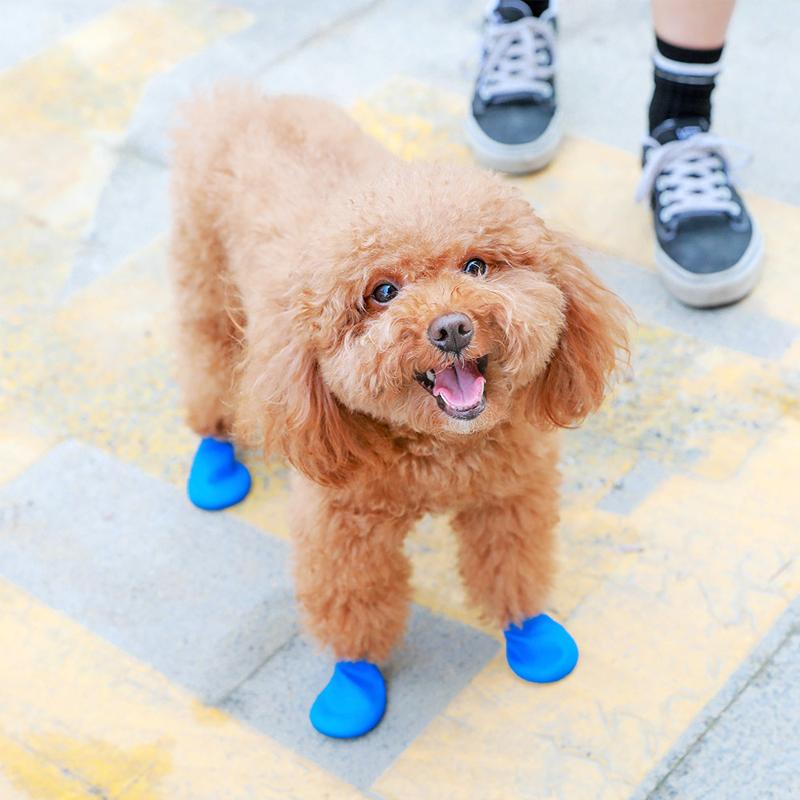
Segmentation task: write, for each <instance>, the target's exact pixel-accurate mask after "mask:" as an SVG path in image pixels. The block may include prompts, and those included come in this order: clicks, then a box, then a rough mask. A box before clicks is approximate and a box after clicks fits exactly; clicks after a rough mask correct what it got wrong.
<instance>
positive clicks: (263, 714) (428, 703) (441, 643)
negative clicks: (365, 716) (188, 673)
mask: <svg viewBox="0 0 800 800" xmlns="http://www.w3.org/2000/svg"><path fill="white" fill-rule="evenodd" d="M498 649H499V644H498V642H497V641H495V640H494V639H492V638H491V637H489V636H486V635H484V634H482V633H479V632H478V631H475V630H472V629H470V628H467V627H466V626H463V625H461V624H459V623H455V622H452V621H450V620H447V619H444V618H442V617H436V616H434V615H433V614H431V613H430V612H429V611H426V610H424V609H421V608H419V607H415V608H414V611H413V613H412V615H411V620H410V623H409V629H408V633H407V635H406V640H405V643H404V644H403V646H402V647H400V648H399V649H398V650H397V651H396V652H395V654H394V655H393V656H392V658H391V660H390V662H389V664H388V665H387V669H386V671H385V674H386V678H387V682H388V690H389V701H388V707H387V711H386V716H385V717H384V719H383V721H382V722H381V724H380V725H379V726H378V727H377V728H376V729H375V730H374V731H373V732H372V733H370V734H368V735H367V736H365V737H363V738H361V739H357V740H354V741H349V742H341V741H336V740H332V739H328V738H326V737H324V736H322V735H320V734H318V733H317V732H316V731H315V730H314V729H313V728H312V727H311V726H310V724H309V722H308V711H309V709H310V707H311V704H312V703H313V702H314V698H315V697H316V694H317V692H318V691H319V690H320V688H321V687H323V686H324V685H325V684H326V683H327V681H328V678H329V677H330V672H331V662H330V661H329V660H328V659H326V658H323V657H321V656H319V655H318V654H317V653H315V650H314V647H313V645H311V644H310V643H308V642H307V641H305V640H304V638H303V637H296V638H295V639H294V640H292V642H291V643H290V644H289V645H287V646H286V647H285V648H283V649H281V650H280V651H279V652H277V653H276V654H275V656H274V657H273V658H271V659H270V660H269V661H268V662H267V663H266V664H265V665H264V666H263V667H262V668H261V669H260V670H259V671H258V672H257V673H256V674H255V675H254V676H253V677H252V678H251V679H249V680H248V681H247V682H246V683H245V684H244V685H243V686H242V687H241V688H239V689H237V690H236V691H235V692H233V694H232V695H231V696H230V697H229V698H227V699H226V700H225V702H224V703H223V704H222V708H223V709H224V710H226V711H228V712H229V713H231V714H233V715H234V716H236V717H238V718H240V719H242V720H244V721H246V722H247V723H248V724H250V725H252V726H253V727H254V728H256V729H257V730H260V731H262V732H263V733H266V734H268V735H269V736H271V737H272V738H274V739H276V740H277V741H279V742H280V743H281V744H284V745H286V746H288V747H290V748H291V749H292V750H294V751H296V752H298V753H300V754H301V755H303V756H305V757H306V758H308V759H310V760H312V761H314V762H315V763H316V764H319V765H321V766H322V767H324V768H325V769H327V770H328V771H330V772H332V773H333V774H334V775H337V776H338V777H340V778H342V779H344V780H346V781H347V782H349V783H352V784H353V785H355V786H357V787H359V788H362V789H365V788H367V787H369V786H370V785H371V784H372V783H373V782H374V781H375V779H376V778H377V777H378V776H379V775H380V774H381V773H382V772H383V771H384V770H385V769H386V768H387V767H388V766H389V765H390V764H392V762H393V761H394V760H395V758H397V756H398V755H399V754H400V753H401V752H403V750H404V749H405V748H406V747H407V746H408V745H409V744H410V743H411V742H412V741H413V740H414V739H415V738H416V737H417V735H418V734H420V733H421V732H422V730H423V729H424V728H425V727H426V726H427V725H428V723H429V722H431V720H433V719H435V718H436V717H437V716H438V715H439V714H441V713H442V712H443V711H445V709H446V707H447V705H448V703H449V702H450V701H451V700H452V699H453V698H454V697H455V696H456V695H457V694H458V693H459V692H460V691H461V690H462V689H463V688H464V687H465V686H466V685H467V684H469V682H470V681H471V679H472V678H473V677H474V675H475V674H476V673H477V672H479V671H480V670H481V668H482V667H483V666H485V664H486V663H487V662H488V661H489V659H491V658H492V657H493V656H494V655H495V654H496V653H497V651H498Z"/></svg>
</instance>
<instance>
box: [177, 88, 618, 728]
mask: <svg viewBox="0 0 800 800" xmlns="http://www.w3.org/2000/svg"><path fill="white" fill-rule="evenodd" d="M174 140H175V149H174V167H173V173H172V188H173V201H174V202H173V205H174V221H173V232H172V246H171V264H172V276H173V283H174V290H175V300H176V305H175V307H176V314H177V320H178V335H177V345H178V355H179V365H180V383H181V385H182V390H183V394H184V397H185V404H186V408H187V420H188V424H189V426H190V427H191V428H192V430H193V431H194V432H195V433H197V434H199V435H200V436H201V437H203V438H204V441H205V442H224V441H228V442H231V441H232V442H235V443H236V444H244V443H248V442H253V441H255V440H257V441H259V442H260V444H261V445H262V446H263V449H264V451H265V453H266V454H267V455H269V454H273V453H279V454H281V455H282V456H283V457H284V458H285V459H286V460H288V462H289V463H290V464H291V465H292V466H293V467H294V468H295V470H296V473H297V474H296V476H295V477H293V490H292V497H293V500H292V504H293V509H294V511H293V535H294V543H295V580H296V588H297V596H298V600H299V605H300V607H301V609H302V613H303V616H304V620H305V623H306V626H307V628H308V630H309V631H310V632H311V633H312V634H313V635H314V637H316V639H317V640H318V641H319V642H320V643H321V644H322V645H324V646H327V647H328V648H330V650H331V651H332V652H333V654H334V656H335V657H336V659H337V662H338V663H337V666H336V669H335V671H334V675H333V677H332V679H331V682H330V683H329V684H328V686H327V687H326V688H325V690H323V692H322V693H321V694H320V696H319V698H318V699H317V702H316V703H315V705H314V708H313V709H312V722H313V723H314V724H315V726H316V727H317V728H318V729H319V730H321V731H322V732H323V733H327V734H328V735H331V736H342V737H346V736H354V735H360V734H361V733H364V732H365V731H366V730H368V729H370V727H374V725H375V724H377V721H379V719H380V717H381V716H382V714H383V709H384V708H385V694H386V693H385V684H384V682H383V678H382V675H381V673H380V668H379V666H378V665H380V663H381V662H383V661H384V660H385V659H386V658H387V657H388V655H389V653H390V651H391V650H392V648H393V647H394V646H395V645H396V644H397V642H398V640H399V639H400V638H401V636H402V634H403V631H404V627H405V625H406V620H407V617H408V613H409V605H410V595H411V590H410V585H409V578H410V566H409V562H408V560H407V558H406V556H405V555H404V552H403V541H404V538H405V536H406V534H407V532H408V531H409V529H410V528H411V527H412V526H413V525H414V523H415V522H416V521H417V520H418V519H419V518H420V517H421V516H422V515H424V514H428V513H437V514H438V513H443V512H447V513H450V514H452V528H453V530H454V532H455V534H456V536H457V540H458V557H459V570H460V575H461V578H462V579H463V582H464V584H465V587H466V591H467V594H468V597H469V599H470V600H471V602H473V603H474V604H476V605H477V606H478V607H479V608H480V609H481V610H482V612H483V614H484V615H485V617H486V618H487V619H488V620H490V621H491V622H492V623H493V624H494V625H496V626H498V627H499V628H500V629H501V630H503V631H504V632H505V633H506V639H507V655H508V660H509V664H510V665H511V667H512V669H513V670H514V671H515V672H516V673H517V674H518V675H520V676H521V677H523V678H526V679H527V680H533V681H547V680H555V679H557V678H560V677H563V675H564V674H567V673H568V672H569V671H570V670H571V669H572V668H573V667H574V664H575V661H577V648H576V647H575V646H574V643H572V640H571V637H569V634H567V632H566V631H565V630H564V629H563V628H562V627H561V626H560V625H559V624H558V623H556V622H555V621H554V620H551V619H550V618H549V617H547V616H546V615H544V614H543V613H542V610H543V609H544V607H545V604H546V600H547V596H548V591H549V590H550V587H551V585H552V581H553V573H554V555H553V551H554V542H555V530H556V525H557V522H558V518H559V508H558V507H559V499H558V498H559V494H558V485H559V473H558V469H557V460H558V439H557V435H556V433H557V431H556V429H557V428H566V427H572V426H574V425H577V424H578V423H579V422H580V421H581V420H583V419H584V417H586V415H587V414H589V413H590V412H592V411H594V410H595V409H597V408H598V406H599V405H600V403H601V401H602V400H603V397H604V394H605V393H606V390H607V387H608V385H609V380H610V378H611V376H612V375H613V373H614V371H615V369H616V367H617V365H618V363H619V362H620V359H621V357H622V356H623V354H624V353H625V352H626V348H627V340H626V325H627V318H628V315H627V311H626V309H625V307H624V306H623V304H622V303H621V302H620V301H619V299H618V298H617V297H615V296H614V295H613V294H612V293H611V292H609V291H608V290H607V289H605V288H604V287H603V286H602V285H601V284H600V283H599V281H598V280H597V279H596V278H595V277H593V275H592V274H591V273H590V271H589V270H588V269H587V267H586V266H585V265H584V263H583V262H582V261H581V259H580V258H579V256H578V255H577V254H576V252H575V250H574V249H573V247H572V246H571V245H570V243H569V242H568V241H567V240H566V239H565V238H564V237H562V236H561V235H559V234H557V233H555V232H553V231H551V230H550V229H548V228H547V227H546V226H545V225H544V223H543V222H542V220H541V219H540V218H539V217H538V216H537V215H536V213H535V212H534V211H533V210H532V208H531V207H530V205H529V204H528V202H527V201H526V200H525V199H524V198H523V197H522V195H521V194H520V192H519V191H518V190H517V189H516V188H514V187H512V186H510V185H509V184H508V183H506V182H504V181H503V180H502V179H500V178H499V177H497V176H495V175H492V174H490V173H487V172H484V171H481V170H479V169H477V168H473V167H467V166H461V165H453V164H443V163H407V162H404V161H402V160H400V159H399V158H397V157H395V156H394V155H392V154H390V153H389V152H388V151H387V150H386V149H384V147H383V146H382V145H380V144H379V143H378V142H376V141H375V140H373V139H371V138H370V137H368V136H367V135H366V134H365V133H363V132H362V131H361V130H360V129H359V127H358V126H357V125H356V124H355V123H354V122H353V121H352V120H351V119H350V118H349V117H348V116H347V114H346V113H344V112H343V111H342V110H340V109H339V108H337V107H336V106H334V105H332V104H329V103H327V102H323V101H321V100H316V99H312V98H307V97H293V96H281V97H265V96H263V95H262V94H261V93H259V92H258V91H256V90H255V89H254V88H252V87H247V86H228V87H223V88H217V89H216V90H215V91H213V92H211V93H210V94H207V95H205V96H202V97H199V98H197V99H195V100H194V101H192V102H191V103H190V104H189V105H188V106H187V108H186V109H185V112H184V115H183V122H182V124H181V126H180V127H179V128H178V129H177V131H176V133H175V137H174ZM230 452H232V451H229V452H228V456H227V457H228V459H229V464H228V466H230V465H231V463H233V464H235V465H236V466H237V468H241V469H244V467H243V466H242V465H238V464H236V462H235V459H234V458H233V456H231V455H230ZM199 461H201V458H200V451H198V457H197V459H196V462H195V467H196V468H197V475H199V477H198V478H197V482H198V483H202V482H203V481H205V482H206V484H212V486H211V488H212V489H213V483H214V476H213V474H212V473H213V471H214V470H213V469H212V470H210V471H209V470H205V471H204V470H203V469H201V467H200V466H198V462H199ZM195 467H193V471H194V470H195ZM224 472H225V471H224V469H223V470H222V472H221V473H220V474H223V473H224ZM221 482H222V483H224V480H222V481H221ZM247 485H248V486H249V481H248V483H247ZM207 488H208V487H207ZM190 491H191V479H190ZM245 491H246V489H245ZM236 499H239V498H236ZM548 642H549V643H550V644H551V645H552V647H550V649H549V650H548V647H547V646H545V645H547V643H548ZM553 643H554V644H553ZM553 647H555V648H556V650H555V651H553ZM553 652H555V653H556V654H555V655H553ZM548 653H549V654H550V655H547V654H548ZM554 662H558V663H554ZM348 692H349V694H348ZM315 715H316V717H315Z"/></svg>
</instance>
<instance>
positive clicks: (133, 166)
mask: <svg viewBox="0 0 800 800" xmlns="http://www.w3.org/2000/svg"><path fill="white" fill-rule="evenodd" d="M168 182H169V176H168V173H167V169H166V167H165V166H164V165H163V164H159V163H154V162H152V161H147V160H145V159H142V158H141V157H139V156H138V155H136V154H134V153H130V152H127V151H122V152H121V153H120V154H119V155H118V158H117V163H116V166H115V167H114V170H113V171H112V173H111V176H110V178H109V180H108V182H107V183H106V185H105V186H104V187H103V191H102V193H101V195H100V199H99V201H98V204H97V208H96V210H95V213H94V218H93V219H92V223H91V227H90V228H89V230H88V231H87V233H86V235H85V236H84V238H83V241H82V242H81V249H80V252H79V254H78V256H77V257H76V259H75V262H74V263H73V265H72V270H71V273H70V276H69V279H68V280H67V282H66V285H65V287H64V292H63V298H62V299H67V298H68V297H69V296H71V295H72V294H73V293H74V292H76V291H78V290H79V289H82V288H83V287H84V286H87V285H88V284H89V283H91V282H92V281H93V280H95V279H96V278H98V277H100V276H101V275H104V274H106V273H107V272H111V271H112V270H113V269H114V268H115V267H117V266H118V265H119V264H120V263H121V262H122V261H124V260H125V259H126V258H128V257H130V256H131V255H133V254H134V253H136V252H137V251H138V250H140V249H141V248H143V247H144V246H145V245H146V244H148V243H149V242H150V241H152V240H153V239H154V238H155V237H156V236H158V235H159V234H161V233H164V232H166V231H167V229H168V227H169V220H170V202H169V191H168Z"/></svg>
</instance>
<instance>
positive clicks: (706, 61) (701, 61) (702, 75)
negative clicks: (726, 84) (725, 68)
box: [653, 36, 722, 84]
mask: <svg viewBox="0 0 800 800" xmlns="http://www.w3.org/2000/svg"><path fill="white" fill-rule="evenodd" d="M653 64H654V66H655V68H656V74H660V77H662V78H665V79H666V80H674V81H677V82H679V83H693V84H702V83H713V81H714V78H716V77H717V75H718V74H719V71H720V69H721V67H722V47H715V48H713V49H710V50H696V49H691V48H688V47H678V46H677V45H674V44H670V43H669V42H665V41H664V40H663V39H661V38H659V37H658V36H656V46H655V49H654V50H653Z"/></svg>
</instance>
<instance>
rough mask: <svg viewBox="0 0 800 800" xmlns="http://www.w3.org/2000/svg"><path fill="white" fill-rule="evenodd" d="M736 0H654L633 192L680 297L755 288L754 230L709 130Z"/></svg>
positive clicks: (721, 296)
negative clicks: (643, 135) (647, 210)
mask: <svg viewBox="0 0 800 800" xmlns="http://www.w3.org/2000/svg"><path fill="white" fill-rule="evenodd" d="M733 6H734V0H705V1H704V2H702V3H700V2H695V0H652V8H653V22H654V27H655V34H656V49H655V52H654V55H653V63H654V89H653V96H652V98H651V101H650V107H649V114H648V122H649V136H648V138H647V140H646V142H645V153H644V161H645V166H644V173H643V176H642V182H641V183H640V187H639V198H640V199H643V198H645V197H649V199H650V203H651V207H652V209H653V223H654V227H655V233H656V239H657V244H656V262H657V264H658V267H659V270H660V272H661V275H662V277H663V279H664V282H665V284H666V286H667V288H668V289H669V290H670V291H671V292H672V293H673V294H674V295H675V296H676V297H678V298H679V299H680V300H682V301H683V302H684V303H687V304H689V305H692V306H696V307H710V306H718V305H724V304H726V303H731V302H735V301H737V300H740V299H741V298H743V297H744V296H745V295H747V294H748V293H749V292H750V291H751V290H752V289H753V287H754V286H755V284H756V282H757V280H758V277H759V274H760V264H761V254H762V242H761V236H760V234H759V232H758V230H757V228H756V227H755V225H754V224H753V222H752V220H751V219H750V216H749V214H748V213H747V209H746V208H745V206H744V202H743V201H742V198H741V197H740V196H739V194H738V193H737V191H736V189H735V188H734V186H733V184H732V182H731V177H730V164H729V161H728V156H727V154H726V146H725V143H724V142H722V141H721V140H720V139H719V138H718V137H716V136H713V135H712V134H711V133H710V128H711V107H712V103H711V96H712V92H713V90H714V85H715V82H716V78H717V76H718V74H719V71H720V59H721V56H722V50H723V47H724V42H725V36H726V33H727V29H728V23H729V21H730V18H731V14H732V12H733Z"/></svg>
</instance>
